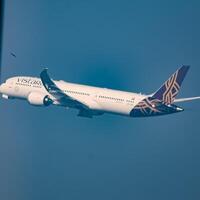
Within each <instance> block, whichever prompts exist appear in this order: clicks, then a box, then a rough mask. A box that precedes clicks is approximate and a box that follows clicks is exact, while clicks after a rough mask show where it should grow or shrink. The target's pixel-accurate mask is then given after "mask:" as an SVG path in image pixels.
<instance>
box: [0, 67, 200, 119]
mask: <svg viewBox="0 0 200 200" xmlns="http://www.w3.org/2000/svg"><path fill="white" fill-rule="evenodd" d="M189 68H190V66H186V65H184V66H182V67H181V68H179V69H178V70H177V71H176V72H175V73H174V74H173V75H172V76H171V77H170V78H169V79H168V80H167V81H166V82H165V83H164V84H163V85H162V86H161V87H160V88H159V89H158V90H157V91H156V92H154V93H152V94H149V95H144V94H141V93H140V94H138V93H132V92H125V91H119V90H113V89H107V88H100V87H93V86H88V85H80V84H74V83H69V82H65V81H63V80H60V81H55V80H53V79H52V78H50V76H49V74H48V69H47V68H45V69H43V71H42V72H41V73H40V78H35V77H27V76H17V77H12V78H9V79H7V80H6V81H5V83H2V84H1V85H0V94H1V96H2V98H4V99H23V100H26V101H28V103H29V104H31V105H34V106H44V107H47V106H50V105H57V106H63V107H66V108H75V109H78V115H77V116H80V117H87V118H92V117H93V116H99V115H102V114H104V113H111V114H117V115H123V116H129V117H151V116H161V115H167V114H173V113H179V112H182V111H184V109H183V108H181V107H179V106H177V105H175V104H174V103H179V102H185V101H192V100H196V99H200V96H198V97H190V98H182V99H176V96H177V94H178V92H179V90H180V87H181V84H182V82H183V80H184V78H185V75H186V74H187V72H188V70H189Z"/></svg>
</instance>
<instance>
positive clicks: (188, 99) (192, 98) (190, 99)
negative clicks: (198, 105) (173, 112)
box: [174, 97, 200, 103]
mask: <svg viewBox="0 0 200 200" xmlns="http://www.w3.org/2000/svg"><path fill="white" fill-rule="evenodd" d="M197 99H200V97H188V98H182V99H175V100H174V102H175V103H179V102H186V101H193V100H197Z"/></svg>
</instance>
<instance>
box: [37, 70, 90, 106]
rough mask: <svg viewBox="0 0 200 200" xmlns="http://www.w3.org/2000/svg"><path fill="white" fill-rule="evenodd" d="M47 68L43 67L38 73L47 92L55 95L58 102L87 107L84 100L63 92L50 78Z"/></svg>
mask: <svg viewBox="0 0 200 200" xmlns="http://www.w3.org/2000/svg"><path fill="white" fill-rule="evenodd" d="M47 70H48V69H47V68H45V69H44V70H43V71H42V72H41V73H40V78H41V81H42V84H43V85H44V87H45V89H46V90H47V92H49V94H51V95H52V96H53V97H55V98H56V99H57V101H59V102H60V103H64V104H66V105H73V106H76V107H77V108H80V109H89V107H88V106H87V105H86V104H85V103H84V102H81V101H80V100H78V99H75V98H73V97H71V96H69V95H67V94H65V93H64V92H63V91H62V90H61V89H60V88H59V87H58V86H57V85H56V84H55V82H54V81H53V80H52V79H51V78H50V76H49V75H48V73H47Z"/></svg>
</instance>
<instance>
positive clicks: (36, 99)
mask: <svg viewBox="0 0 200 200" xmlns="http://www.w3.org/2000/svg"><path fill="white" fill-rule="evenodd" d="M28 102H29V103H30V104H31V105H34V106H49V105H50V104H52V103H53V101H52V100H51V99H50V98H49V96H48V95H45V94H43V93H39V92H31V93H30V94H29V95H28Z"/></svg>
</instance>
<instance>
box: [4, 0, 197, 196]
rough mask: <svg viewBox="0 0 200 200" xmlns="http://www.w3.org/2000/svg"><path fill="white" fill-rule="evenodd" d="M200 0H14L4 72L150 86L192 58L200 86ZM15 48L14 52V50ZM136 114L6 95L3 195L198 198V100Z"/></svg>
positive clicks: (8, 12) (188, 88)
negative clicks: (80, 111) (39, 103)
mask: <svg viewBox="0 0 200 200" xmlns="http://www.w3.org/2000/svg"><path fill="white" fill-rule="evenodd" d="M199 9H200V3H199V1H195V0H192V1H185V0H182V1H178V0H175V1H155V0H153V1H145V0H142V1H141V0H140V1H139V0H138V1H129V0H123V1H122V0H120V1H119V0H115V1H114V0H102V1H96V0H93V1H80V0H73V1H72V0H69V1H62V0H60V1H51V0H48V1H45V0H44V1H39V0H35V1H31V0H30V1H25V0H18V1H16V0H12V1H11V0H8V1H6V5H5V23H4V38H3V56H2V65H3V69H2V78H3V80H5V79H6V78H8V77H10V76H15V75H31V76H39V73H40V72H41V70H42V69H43V67H48V68H49V72H50V74H51V76H52V77H53V78H54V79H57V80H59V79H63V80H66V81H69V82H70V81H71V82H77V83H82V84H90V85H95V86H100V87H108V88H114V89H121V90H127V91H133V92H142V93H151V92H153V91H155V90H156V89H157V88H159V86H160V85H161V84H162V83H163V82H164V81H165V80H166V79H167V78H168V77H169V76H170V75H171V74H172V73H173V72H174V71H175V70H176V69H177V68H178V67H180V66H181V65H182V64H189V65H191V69H190V72H189V73H188V75H187V77H186V79H185V81H184V83H183V86H182V90H181V92H180V97H188V96H196V95H200V89H199V82H200V80H199V74H200V68H199V66H200V56H199V52H200V40H199V35H200V25H199V19H200V13H199ZM10 52H14V53H15V54H16V56H17V57H16V58H14V57H12V56H11V55H10ZM180 106H183V107H184V108H185V110H186V111H185V112H183V113H179V114H176V115H169V116H164V117H157V118H148V119H147V118H143V119H134V118H126V117H120V116H113V115H104V116H101V117H97V118H94V119H92V120H90V119H84V118H79V117H77V116H76V114H77V111H75V110H66V109H64V108H57V107H49V108H36V107H32V106H30V105H28V103H27V102H25V101H6V100H1V103H0V112H1V118H0V119H1V129H0V130H1V131H0V163H1V165H0V177H1V179H0V186H1V187H0V197H1V199H17V200H18V199H20V200H23V199H24V200H25V199H30V200H32V199H49V200H51V199H59V200H62V199H70V200H79V199H81V200H82V199H87V200H90V199H91V200H93V199H95V200H98V199H99V200H102V199H105V200H107V199H108V200H111V199H115V200H121V199H126V200H129V199H130V200H132V199H139V200H143V199H154V200H156V199H166V200H168V199H172V200H173V199H184V200H187V199H188V200H189V199H194V200H195V199H199V196H200V192H199V185H200V171H199V168H200V145H199V143H200V135H199V133H200V132H199V119H200V102H199V101H196V102H193V103H185V104H180Z"/></svg>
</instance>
